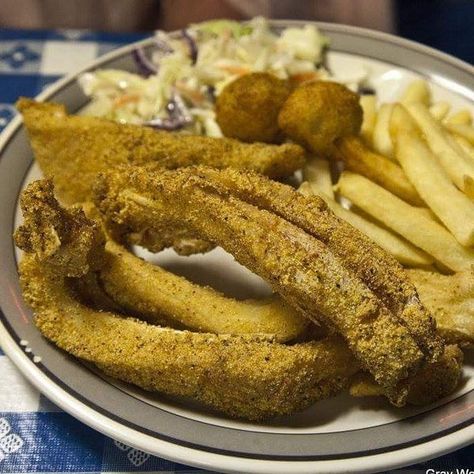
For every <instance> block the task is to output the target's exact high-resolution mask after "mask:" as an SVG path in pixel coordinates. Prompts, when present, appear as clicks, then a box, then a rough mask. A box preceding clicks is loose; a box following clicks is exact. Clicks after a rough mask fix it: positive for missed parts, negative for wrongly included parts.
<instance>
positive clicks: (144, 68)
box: [132, 48, 158, 77]
mask: <svg viewBox="0 0 474 474" xmlns="http://www.w3.org/2000/svg"><path fill="white" fill-rule="evenodd" d="M132 57H133V59H134V61H135V63H136V65H137V68H138V72H139V74H140V75H141V76H144V77H149V76H152V75H153V74H156V73H157V72H158V68H157V67H156V66H155V65H154V64H153V63H152V62H151V61H150V60H149V59H148V58H147V56H146V54H145V51H144V50H143V49H142V48H136V49H134V50H133V51H132Z"/></svg>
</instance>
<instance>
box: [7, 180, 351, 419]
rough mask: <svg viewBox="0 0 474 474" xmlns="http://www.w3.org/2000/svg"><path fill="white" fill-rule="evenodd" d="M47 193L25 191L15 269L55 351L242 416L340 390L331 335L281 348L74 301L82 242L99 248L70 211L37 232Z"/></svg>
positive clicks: (345, 365) (44, 189) (347, 372)
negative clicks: (21, 253)
mask: <svg viewBox="0 0 474 474" xmlns="http://www.w3.org/2000/svg"><path fill="white" fill-rule="evenodd" d="M50 190H51V183H48V182H47V181H42V182H36V183H34V184H33V185H31V186H30V187H29V188H28V190H27V191H26V192H25V194H24V198H23V200H22V208H23V211H24V212H25V224H24V225H23V226H22V227H20V230H19V231H18V232H17V234H16V235H17V237H16V239H17V243H18V244H19V245H20V246H22V247H23V250H25V252H26V254H25V255H24V257H23V259H22V261H21V264H20V279H21V284H22V289H23V295H24V298H25V300H26V301H27V303H28V304H29V305H30V306H31V307H32V308H33V310H34V312H35V323H36V325H37V326H38V328H39V329H40V331H41V332H42V334H43V335H44V336H45V337H46V338H48V339H49V340H51V341H52V342H54V343H55V344H56V345H57V346H58V347H60V348H62V349H64V350H66V351H67V352H69V353H70V354H73V355H74V356H76V357H79V358H81V359H83V360H85V361H88V362H92V363H94V364H95V365H96V366H97V367H99V368H100V369H102V370H103V371H104V372H105V373H106V374H108V375H111V376H113V377H116V378H118V379H121V380H123V381H126V382H130V383H133V384H135V385H137V386H139V387H141V388H143V389H145V390H153V391H159V392H163V393H166V394H170V395H176V396H184V397H189V398H192V399H194V400H197V401H199V402H202V403H204V404H206V405H207V406H209V407H212V408H215V409H217V410H220V411H222V412H223V413H226V414H227V415H230V416H233V417H241V418H247V419H250V420H260V419H264V418H268V417H271V416H275V415H282V414H288V413H293V412H295V411H299V410H302V409H304V408H306V407H307V406H309V405H310V404H312V403H314V402H315V401H317V400H320V399H322V398H326V397H328V396H331V395H333V394H335V393H337V392H338V391H339V390H341V389H342V388H344V387H345V386H347V384H348V383H349V379H350V377H351V376H352V375H353V374H354V373H355V372H356V371H357V370H358V364H357V362H356V361H355V360H354V358H353V356H352V354H351V352H350V351H349V350H348V349H347V348H346V347H345V344H344V342H343V341H342V339H340V338H338V337H329V338H326V339H324V340H321V341H313V342H308V343H301V344H295V345H284V344H280V343H276V342H270V341H268V340H265V338H260V337H258V336H252V335H248V336H224V335H215V334H208V333H193V332H189V331H177V330H174V329H169V328H162V327H158V326H154V325H150V324H147V323H145V322H142V321H139V320H137V319H133V318H125V317H122V316H121V315H118V314H114V313H112V312H107V311H97V310H94V309H91V308H90V307H88V306H86V305H84V304H82V303H81V302H80V301H78V300H77V299H76V294H75V291H74V289H73V287H72V284H73V283H74V280H75V279H76V278H79V277H82V276H85V275H87V274H88V272H90V271H91V270H92V269H93V268H94V266H95V265H94V264H93V263H92V262H90V261H89V259H90V258H93V255H94V252H91V251H90V250H91V249H88V248H87V247H86V246H84V242H88V245H90V246H91V247H92V246H97V247H100V245H96V244H97V242H99V241H100V238H101V236H100V229H99V227H98V226H97V225H96V224H95V223H94V222H93V221H90V220H89V222H87V218H86V217H85V216H84V215H83V214H81V211H80V210H78V209H73V210H64V212H63V218H65V219H64V222H59V221H58V219H56V218H55V213H54V212H52V214H51V217H52V218H51V219H49V220H45V221H43V222H42V223H41V225H40V226H38V227H37V226H36V224H37V223H38V218H37V217H34V215H35V214H37V215H41V212H39V213H38V211H39V210H41V209H42V208H44V206H43V204H44V203H45V199H49V195H50ZM78 223H80V225H76V224H78ZM85 224H87V225H85ZM58 226H62V227H61V229H59V228H58ZM44 242H47V243H48V249H49V251H48V252H44V251H43V250H44V245H43V243H44ZM76 244H77V246H76ZM56 257H57V258H56ZM72 261H75V262H77V266H74V267H72V266H71V265H70V262H72Z"/></svg>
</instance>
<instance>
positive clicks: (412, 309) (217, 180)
mask: <svg viewBox="0 0 474 474" xmlns="http://www.w3.org/2000/svg"><path fill="white" fill-rule="evenodd" d="M183 173H185V172H184V171H183ZM188 173H189V174H192V173H198V174H199V175H200V176H201V177H203V178H206V179H207V182H206V186H207V187H208V188H209V189H211V188H212V189H213V190H214V191H215V192H218V193H228V194H231V195H232V196H235V197H238V198H239V199H241V200H243V201H245V202H247V203H249V204H252V205H254V206H256V207H258V208H259V209H265V210H268V211H270V212H273V213H275V214H277V215H278V216H280V217H282V218H284V219H286V220H287V221H288V222H291V223H292V224H295V225H297V226H298V227H300V228H301V229H303V230H305V231H306V232H307V233H308V234H310V235H312V236H314V237H315V238H317V239H318V240H320V241H321V242H323V243H324V244H325V245H326V246H327V247H328V249H329V250H330V251H331V252H332V253H333V254H334V255H336V256H337V257H339V258H340V259H341V260H342V261H343V263H344V265H345V266H346V267H347V268H348V269H349V270H351V271H353V272H354V273H355V274H356V275H357V277H359V278H360V279H361V280H362V281H363V282H364V283H365V284H366V285H367V286H368V287H369V288H370V289H371V290H372V291H373V292H374V293H375V294H376V295H377V296H378V297H379V298H380V299H382V301H383V302H384V304H385V305H386V306H387V307H388V309H389V310H391V311H392V312H393V313H394V314H395V315H396V316H397V317H398V318H399V320H400V322H401V323H402V324H403V325H405V326H406V328H407V329H408V331H409V332H410V334H411V335H412V336H413V337H414V338H415V340H416V341H417V344H418V345H419V347H420V348H421V349H422V350H423V352H424V354H425V355H426V356H427V357H428V358H429V359H431V360H436V358H437V357H439V356H440V355H441V354H442V351H443V344H442V342H441V340H440V338H439V337H438V336H437V335H436V327H435V326H436V325H435V322H434V319H433V317H432V316H431V314H430V313H429V312H428V311H427V310H426V308H425V307H424V306H423V304H422V302H421V301H420V298H419V297H418V294H417V292H416V289H415V286H414V285H413V283H412V282H411V281H410V280H409V278H408V276H407V275H406V274H405V272H404V270H403V268H402V267H401V266H400V264H399V263H398V262H397V261H396V260H395V259H394V258H393V257H392V256H391V255H389V254H388V253H387V252H385V251H384V250H383V249H381V248H380V247H379V246H378V245H376V244H374V243H373V242H372V241H371V240H370V239H369V238H368V237H366V236H365V235H364V234H362V233H361V232H359V231H357V230H356V229H355V228H353V227H352V226H351V225H350V224H348V223H347V222H345V221H344V220H343V219H340V218H338V217H337V216H336V215H335V214H334V213H333V212H332V211H331V210H330V209H329V208H328V206H327V204H326V203H325V202H324V200H323V199H322V198H320V197H319V196H303V195H301V193H298V192H296V191H295V190H294V189H293V188H291V187H290V186H287V185H284V184H281V183H277V182H274V181H270V180H268V179H267V178H265V177H264V176H259V175H257V174H255V173H251V172H246V171H236V170H231V169H225V170H216V169H212V168H208V167H198V168H196V170H194V171H193V170H192V169H190V170H188Z"/></svg>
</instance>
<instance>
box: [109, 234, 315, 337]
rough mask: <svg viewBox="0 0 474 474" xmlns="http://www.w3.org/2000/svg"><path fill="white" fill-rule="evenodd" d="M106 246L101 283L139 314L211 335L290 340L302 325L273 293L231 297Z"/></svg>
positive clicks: (113, 245)
mask: <svg viewBox="0 0 474 474" xmlns="http://www.w3.org/2000/svg"><path fill="white" fill-rule="evenodd" d="M106 250H107V253H106V256H107V264H106V265H104V267H103V268H102V269H101V271H100V281H101V283H102V287H103V289H104V290H105V292H106V293H107V294H108V295H110V296H111V297H112V299H113V300H114V301H116V302H117V303H119V304H120V306H122V307H123V308H125V309H127V310H128V311H130V312H131V314H137V315H139V317H140V319H145V320H147V321H149V322H151V323H154V324H163V323H164V324H166V325H168V326H169V325H172V326H173V327H176V323H178V324H179V326H178V327H182V328H188V329H190V330H194V331H199V332H209V333H214V334H232V335H243V334H262V335H263V334H267V335H269V336H270V337H271V338H273V339H274V340H276V341H278V342H286V341H290V340H293V339H295V338H296V337H298V336H299V335H301V334H302V333H303V331H304V330H305V328H306V327H307V325H308V324H307V323H308V320H307V319H306V318H305V317H304V316H302V315H301V314H300V313H298V312H297V311H295V310H294V309H293V308H291V307H289V306H288V305H286V304H285V303H284V302H283V301H282V300H281V299H280V298H279V297H278V296H276V295H275V296H272V297H270V298H266V299H258V300H254V299H247V300H242V301H237V300H235V299H233V298H229V297H226V296H224V295H222V294H220V293H219V292H217V291H216V290H214V289H213V288H208V287H202V286H200V285H196V284H194V283H191V282H189V281H188V280H186V279H185V278H183V277H180V276H178V275H174V274H172V273H170V272H168V271H166V270H163V269H162V268H160V267H158V266H156V265H152V264H150V263H148V262H146V261H144V260H141V259H140V258H138V257H136V256H135V255H133V254H131V253H130V252H128V251H127V250H126V249H125V248H123V247H121V246H120V245H118V244H116V243H115V242H113V241H109V242H107V244H106ZM170 323H171V324H170Z"/></svg>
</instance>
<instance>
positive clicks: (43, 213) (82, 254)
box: [14, 180, 105, 277]
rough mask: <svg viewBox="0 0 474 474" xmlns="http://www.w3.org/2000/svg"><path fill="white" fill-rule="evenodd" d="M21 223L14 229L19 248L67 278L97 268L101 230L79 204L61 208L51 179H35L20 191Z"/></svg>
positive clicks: (100, 252) (99, 255)
mask: <svg viewBox="0 0 474 474" xmlns="http://www.w3.org/2000/svg"><path fill="white" fill-rule="evenodd" d="M20 206H21V209H22V211H23V215H24V218H25V220H24V223H23V225H22V226H20V227H19V228H18V229H17V231H16V232H15V235H14V239H15V243H16V245H17V246H18V247H20V248H21V249H22V250H24V251H25V252H30V253H31V252H35V253H37V254H38V257H39V258H41V260H43V261H45V262H46V264H47V265H49V266H50V267H52V268H57V269H58V271H60V272H61V273H64V274H65V275H66V276H69V277H79V276H82V275H85V274H87V273H88V272H89V271H90V270H94V269H96V268H98V267H99V266H100V265H101V263H102V261H101V257H102V247H103V244H104V242H105V240H104V236H103V234H102V231H101V230H100V228H99V226H98V225H97V224H95V223H94V222H93V221H91V220H89V219H87V217H86V216H85V214H84V211H83V210H82V209H81V208H79V207H72V208H70V209H68V210H67V211H66V210H65V209H63V208H62V207H61V206H60V205H59V203H58V202H57V201H56V199H55V198H54V194H53V183H52V182H51V181H50V180H42V181H35V182H34V183H31V184H30V185H28V187H27V188H26V190H25V191H24V192H23V193H22V195H21V199H20Z"/></svg>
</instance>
